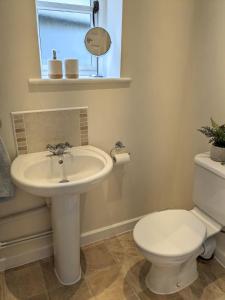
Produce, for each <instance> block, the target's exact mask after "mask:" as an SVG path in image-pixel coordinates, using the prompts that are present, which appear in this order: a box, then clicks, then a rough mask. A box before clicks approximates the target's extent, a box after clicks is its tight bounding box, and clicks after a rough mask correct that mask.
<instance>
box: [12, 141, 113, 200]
mask: <svg viewBox="0 0 225 300" xmlns="http://www.w3.org/2000/svg"><path fill="white" fill-rule="evenodd" d="M59 160H60V157H58V156H49V152H48V151H47V152H46V151H45V152H38V153H30V154H24V155H19V156H18V157H17V158H16V159H15V160H14V162H13V164H12V167H11V176H12V178H13V181H14V183H15V184H16V185H17V186H18V187H20V188H21V189H23V190H25V191H27V192H28V193H31V194H34V195H37V196H41V197H53V196H57V195H65V194H75V193H83V192H86V191H87V190H88V189H89V188H90V187H91V186H93V185H94V184H96V183H97V182H100V181H101V180H102V179H103V178H104V177H105V176H106V175H107V174H108V173H109V172H110V171H111V169H112V159H111V158H110V156H109V155H108V154H106V153H105V152H104V151H102V150H100V149H98V148H95V147H93V146H81V147H73V148H71V149H70V151H69V152H68V153H66V154H64V156H63V164H61V165H60V164H59V163H58V162H59ZM64 181H66V182H64Z"/></svg>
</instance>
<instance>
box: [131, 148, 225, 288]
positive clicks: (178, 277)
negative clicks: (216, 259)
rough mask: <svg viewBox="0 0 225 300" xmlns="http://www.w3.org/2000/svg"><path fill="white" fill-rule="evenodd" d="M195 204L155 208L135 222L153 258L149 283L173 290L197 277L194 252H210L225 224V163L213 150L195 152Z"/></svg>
mask: <svg viewBox="0 0 225 300" xmlns="http://www.w3.org/2000/svg"><path fill="white" fill-rule="evenodd" d="M194 162H195V175H194V187H193V203H194V204H195V206H194V208H193V209H192V210H190V211H187V210H181V209H175V210H165V211H161V212H154V213H151V214H149V215H147V216H145V217H144V218H142V219H141V220H140V221H139V222H138V223H137V224H136V226H135V228H134V232H133V235H134V241H135V242H136V244H137V247H138V248H139V250H140V251H141V253H142V254H143V256H145V258H146V259H147V260H149V261H150V262H151V263H152V266H151V268H150V271H149V273H148V275H147V277H146V286H147V287H148V288H149V289H150V290H151V291H153V292H154V293H156V294H172V293H175V292H177V291H179V290H181V289H183V288H185V287H186V286H188V285H189V284H191V283H192V282H193V281H194V280H195V279H197V277H198V272H197V263H196V258H197V257H198V256H199V255H201V256H202V257H203V258H206V259H208V258H210V256H211V255H212V254H213V253H214V251H215V247H216V243H215V239H214V236H215V235H216V234H217V233H218V232H220V230H221V229H222V227H224V226H225V167H224V165H222V164H221V163H219V162H216V161H213V160H211V159H210V155H209V153H202V154H198V155H196V156H195V159H194Z"/></svg>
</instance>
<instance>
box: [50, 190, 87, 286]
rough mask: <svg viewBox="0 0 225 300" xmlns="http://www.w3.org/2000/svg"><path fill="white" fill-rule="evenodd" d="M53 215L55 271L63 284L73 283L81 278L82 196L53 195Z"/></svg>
mask: <svg viewBox="0 0 225 300" xmlns="http://www.w3.org/2000/svg"><path fill="white" fill-rule="evenodd" d="M51 217H52V227H53V248H54V262H55V273H56V275H57V277H58V279H59V281H60V282H61V283H62V284H63V285H71V284H74V283H76V282H77V281H79V280H80V278H81V268H80V196H79V195H62V196H55V197H53V198H52V208H51Z"/></svg>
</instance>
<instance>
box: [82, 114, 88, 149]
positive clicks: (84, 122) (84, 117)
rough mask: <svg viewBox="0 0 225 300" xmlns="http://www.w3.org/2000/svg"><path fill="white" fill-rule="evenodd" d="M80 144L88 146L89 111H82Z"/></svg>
mask: <svg viewBox="0 0 225 300" xmlns="http://www.w3.org/2000/svg"><path fill="white" fill-rule="evenodd" d="M80 144H81V146H85V145H88V110H87V109H80Z"/></svg>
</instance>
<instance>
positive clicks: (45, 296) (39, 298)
mask: <svg viewBox="0 0 225 300" xmlns="http://www.w3.org/2000/svg"><path fill="white" fill-rule="evenodd" d="M27 300H49V297H48V293H47V292H46V293H44V294H41V295H37V296H34V297H29V298H27Z"/></svg>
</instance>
